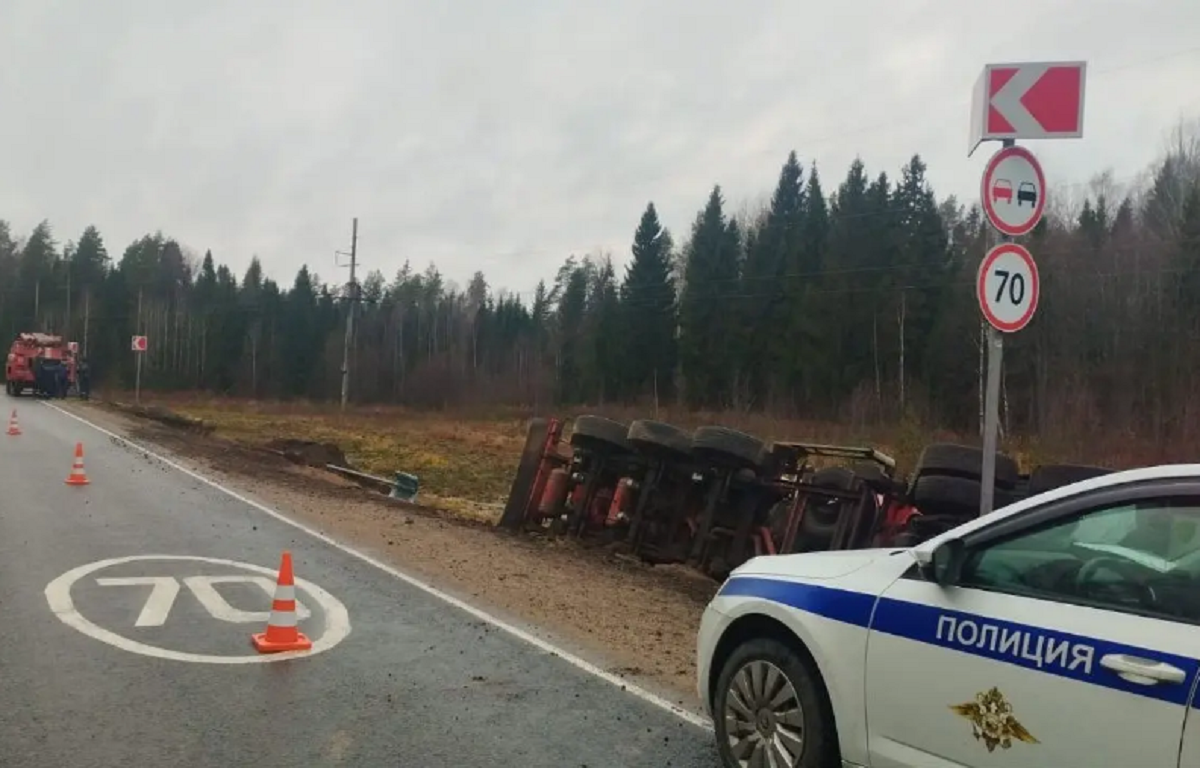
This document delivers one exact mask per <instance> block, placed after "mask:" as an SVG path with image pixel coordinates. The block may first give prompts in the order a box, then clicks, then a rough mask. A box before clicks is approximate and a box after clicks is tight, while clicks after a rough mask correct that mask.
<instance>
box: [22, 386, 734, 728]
mask: <svg viewBox="0 0 1200 768" xmlns="http://www.w3.org/2000/svg"><path fill="white" fill-rule="evenodd" d="M42 405H44V406H46V407H47V408H51V409H53V410H55V411H58V412H59V413H61V414H63V415H64V416H68V417H70V418H72V419H74V420H76V421H78V422H79V423H81V424H85V425H87V426H88V427H91V428H92V429H94V430H96V431H97V432H99V433H100V434H102V435H105V436H106V437H110V438H112V439H113V440H118V441H120V442H122V443H125V444H126V445H131V446H134V447H136V448H137V449H138V450H139V451H142V452H143V453H145V454H146V455H148V456H150V457H151V458H153V459H155V460H157V461H161V462H162V463H163V464H166V465H167V466H168V467H171V468H172V469H175V470H177V471H179V472H182V473H183V474H185V475H187V476H188V477H190V478H192V479H193V480H196V481H198V482H201V483H204V484H205V485H207V486H209V487H210V488H213V489H216V490H218V491H220V492H221V493H224V494H225V495H226V496H229V497H230V498H232V499H236V500H237V501H240V502H241V503H243V504H245V505H247V506H250V507H253V508H254V509H256V510H258V511H259V512H262V513H263V514H265V515H269V516H271V517H273V518H275V519H276V520H278V521H280V522H281V523H286V524H287V525H290V526H292V527H293V528H295V529H297V530H299V531H303V532H304V533H306V534H308V535H309V536H312V537H313V538H315V539H317V540H319V541H322V542H324V543H326V544H328V545H329V546H331V547H334V548H335V549H338V550H340V551H342V552H344V553H345V554H347V555H350V556H351V557H356V558H358V559H359V560H361V561H363V562H364V563H367V564H368V565H371V566H373V567H375V568H378V569H379V570H381V571H383V572H384V573H386V574H388V575H389V576H392V577H394V578H397V579H399V580H401V581H403V582H405V583H406V584H409V585H410V586H413V587H416V588H417V589H419V590H421V591H422V592H425V593H426V594H428V595H430V596H432V597H435V598H437V599H438V600H441V601H442V602H444V603H446V604H448V605H451V606H453V607H455V608H458V609H459V610H461V611H464V612H466V613H468V614H470V615H471V616H473V617H475V618H476V619H479V620H480V621H483V622H486V623H488V624H491V625H492V626H493V627H495V628H496V629H499V630H501V631H503V632H507V633H508V634H510V635H512V636H513V637H515V638H517V639H519V640H522V641H523V642H526V643H528V644H529V645H532V646H534V647H535V648H537V649H539V650H541V651H545V652H546V653H549V654H552V655H554V656H557V657H559V658H560V659H562V660H563V661H565V662H567V663H568V664H570V665H571V666H573V667H575V668H576V669H578V670H580V671H582V672H586V673H588V674H590V675H592V676H594V677H598V678H600V679H601V680H603V681H605V682H606V683H610V684H612V685H615V686H617V687H618V688H620V689H621V690H623V691H625V692H626V693H628V694H630V695H632V696H635V697H636V698H639V699H641V700H642V701H644V702H646V703H648V704H651V705H653V706H655V707H658V708H660V709H663V710H666V711H667V712H669V713H671V714H672V715H675V716H676V717H678V718H679V719H681V720H683V721H684V722H687V723H690V724H691V725H694V726H696V727H698V728H703V729H705V730H710V731H711V730H712V727H713V726H712V721H711V720H709V719H708V718H707V717H704V716H703V715H700V714H697V713H696V712H693V711H691V710H690V709H685V708H684V707H681V706H679V705H678V704H675V703H673V702H671V701H669V700H667V699H665V698H663V697H662V696H659V695H658V694H656V693H652V692H651V691H648V690H646V689H645V688H642V687H641V686H639V685H634V684H632V683H630V682H628V681H626V680H622V679H621V678H620V677H618V676H616V675H614V674H612V673H611V672H607V671H605V670H604V669H602V668H601V667H598V666H596V665H595V664H593V663H591V662H590V661H588V660H586V659H584V658H581V657H580V656H577V655H575V654H573V653H571V652H570V651H568V650H566V649H565V648H560V647H558V646H557V645H555V644H554V643H552V642H550V641H548V640H545V639H543V638H541V637H538V636H537V635H535V634H533V633H531V632H528V631H526V630H524V629H522V628H520V627H518V626H516V625H514V624H511V623H509V622H507V621H504V620H503V619H501V618H499V617H497V616H493V615H492V614H490V613H488V612H487V611H485V610H483V609H482V608H477V607H475V606H473V605H471V604H470V603H468V602H466V601H465V600H460V599H459V598H457V597H455V596H454V595H451V594H449V593H447V592H443V591H442V590H440V589H438V588H437V587H435V586H433V585H432V584H430V583H428V582H426V581H424V580H422V579H419V578H417V577H416V576H412V575H410V574H407V573H405V572H403V571H401V570H398V569H396V568H393V567H392V566H390V565H388V564H387V563H384V562H381V561H379V560H376V559H375V558H373V557H371V556H370V555H368V554H365V553H363V552H359V551H358V550H357V549H354V548H353V547H350V546H347V545H346V544H343V543H341V542H340V541H337V540H336V539H334V538H331V537H330V536H327V535H325V534H323V533H321V532H320V531H318V530H316V529H314V528H310V527H308V526H307V525H305V524H304V523H301V522H299V521H297V520H293V519H292V518H290V517H288V516H287V515H285V514H283V513H281V512H277V511H276V510H274V509H271V508H270V507H268V506H266V505H265V504H262V503H259V502H257V501H254V500H253V499H250V498H247V497H246V496H243V495H242V494H240V493H238V492H237V491H235V490H233V489H232V488H228V487H226V486H225V485H222V484H221V483H219V482H217V481H216V480H212V479H210V478H208V477H205V476H204V475H202V474H200V473H199V472H196V471H195V470H192V469H188V468H187V467H185V466H183V465H182V464H179V463H178V462H175V461H172V460H171V459H168V458H166V457H165V456H163V455H161V454H159V453H155V452H154V451H151V450H149V449H147V448H146V447H145V446H143V445H139V444H138V443H135V442H133V441H132V440H130V439H129V438H127V437H124V436H122V435H118V434H117V433H115V432H112V431H111V430H108V429H105V428H104V427H102V426H100V425H99V424H96V423H94V422H91V421H88V420H87V419H85V418H83V417H82V416H79V415H76V414H74V413H71V412H70V411H68V410H66V409H64V408H60V407H58V406H57V405H55V404H53V403H50V402H46V401H42ZM296 583H297V584H299V583H300V580H299V579H297V580H296ZM122 639H123V638H122ZM315 646H316V643H315V642H314V650H315ZM310 653H311V652H310Z"/></svg>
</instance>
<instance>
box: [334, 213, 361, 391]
mask: <svg viewBox="0 0 1200 768" xmlns="http://www.w3.org/2000/svg"><path fill="white" fill-rule="evenodd" d="M339 254H341V252H340V251H338V252H336V253H335V257H336V255H339ZM341 255H344V254H341ZM343 266H344V265H343ZM357 266H358V217H357V216H356V217H355V218H354V223H353V224H352V226H351V230H350V286H349V291H350V308H349V309H348V310H347V312H346V340H345V343H344V344H343V346H342V410H343V411H344V410H346V401H347V400H349V399H350V347H351V344H352V343H353V341H354V313H355V311H356V309H357V307H358V283H357V282H355V279H354V270H355V268H356V267H357Z"/></svg>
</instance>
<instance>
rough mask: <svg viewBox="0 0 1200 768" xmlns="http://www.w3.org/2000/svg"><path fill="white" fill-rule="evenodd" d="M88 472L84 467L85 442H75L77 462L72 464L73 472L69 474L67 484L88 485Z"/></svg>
mask: <svg viewBox="0 0 1200 768" xmlns="http://www.w3.org/2000/svg"><path fill="white" fill-rule="evenodd" d="M90 482H92V481H91V480H88V476H87V472H86V471H84V469H83V443H75V462H74V463H73V464H72V465H71V474H69V475H67V479H66V483H67V485H87V484H88V483H90Z"/></svg>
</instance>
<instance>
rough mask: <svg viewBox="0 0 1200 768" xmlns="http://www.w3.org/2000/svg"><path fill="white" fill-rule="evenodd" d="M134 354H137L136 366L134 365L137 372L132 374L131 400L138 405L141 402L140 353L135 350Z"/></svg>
mask: <svg viewBox="0 0 1200 768" xmlns="http://www.w3.org/2000/svg"><path fill="white" fill-rule="evenodd" d="M134 354H136V355H137V366H136V370H137V373H135V374H134V379H133V402H134V403H136V404H138V405H141V404H142V353H141V352H136V353H134Z"/></svg>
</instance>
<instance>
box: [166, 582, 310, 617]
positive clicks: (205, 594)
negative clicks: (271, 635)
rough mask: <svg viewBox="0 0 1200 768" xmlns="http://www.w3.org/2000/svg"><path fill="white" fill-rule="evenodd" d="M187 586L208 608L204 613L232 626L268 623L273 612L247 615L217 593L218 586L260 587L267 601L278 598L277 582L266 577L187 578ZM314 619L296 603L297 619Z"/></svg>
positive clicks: (300, 603)
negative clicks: (246, 585) (240, 585)
mask: <svg viewBox="0 0 1200 768" xmlns="http://www.w3.org/2000/svg"><path fill="white" fill-rule="evenodd" d="M183 583H184V584H187V586H188V589H190V590H191V591H192V594H193V595H195V596H196V599H197V600H199V601H200V604H201V605H203V606H204V609H205V610H206V611H208V612H209V614H210V615H211V616H212V617H213V618H214V619H220V620H221V621H228V622H230V623H232V624H251V623H253V622H264V621H266V620H267V619H268V618H270V616H271V612H270V611H243V610H241V609H240V608H234V607H233V606H232V605H230V604H229V601H228V600H226V599H225V598H224V596H222V595H221V593H220V592H218V591H217V588H216V587H214V586H213V585H214V584H247V583H248V584H257V585H258V586H259V587H260V588H262V591H263V592H266V593H267V599H268V600H270V599H272V598H274V597H275V581H274V580H273V579H268V578H267V577H266V576H185V577H184V579H183ZM310 616H312V611H310V610H308V607H307V606H305V605H304V603H302V602H300V601H299V600H297V601H296V618H297V619H299V620H300V621H304V620H305V619H307V618H309V617H310Z"/></svg>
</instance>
